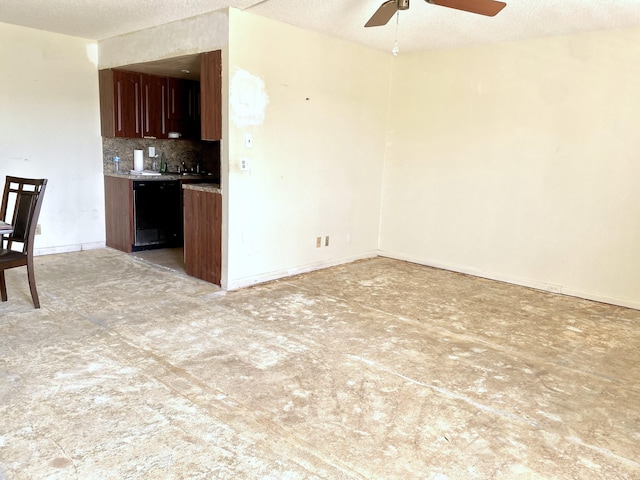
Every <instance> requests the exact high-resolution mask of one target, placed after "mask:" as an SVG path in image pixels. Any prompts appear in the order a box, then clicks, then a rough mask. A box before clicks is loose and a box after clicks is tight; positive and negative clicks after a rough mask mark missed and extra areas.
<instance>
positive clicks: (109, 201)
mask: <svg viewBox="0 0 640 480" xmlns="http://www.w3.org/2000/svg"><path fill="white" fill-rule="evenodd" d="M104 197H105V223H106V243H107V247H111V248H115V249H117V250H121V251H123V252H127V253H130V252H131V250H132V245H133V188H132V183H131V180H130V179H128V178H126V177H124V176H123V177H122V178H120V177H111V176H105V177H104Z"/></svg>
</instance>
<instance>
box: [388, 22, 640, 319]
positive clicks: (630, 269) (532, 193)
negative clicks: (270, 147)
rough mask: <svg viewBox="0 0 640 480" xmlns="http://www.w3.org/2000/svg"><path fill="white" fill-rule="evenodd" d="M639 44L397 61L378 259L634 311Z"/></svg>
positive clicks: (530, 46) (522, 46)
mask: <svg viewBox="0 0 640 480" xmlns="http://www.w3.org/2000/svg"><path fill="white" fill-rule="evenodd" d="M638 45H640V30H638V29H635V30H626V31H614V32H600V33H590V34H581V35H574V36H569V37H562V38H554V39H544V40H534V41H523V42H517V43H509V44H503V45H497V46H496V45H494V46H487V47H482V48H474V49H461V50H449V51H437V52H430V53H421V54H414V55H401V56H400V57H398V59H397V60H396V62H395V63H394V70H393V79H394V83H393V88H392V92H393V96H392V99H391V119H390V129H391V130H390V138H389V143H390V147H389V148H388V151H387V159H386V168H385V174H384V194H383V209H382V221H381V225H382V226H381V237H380V248H381V252H382V253H383V254H385V255H390V256H394V257H398V258H405V259H409V260H413V261H417V262H420V263H424V264H429V265H436V266H441V267H445V268H450V269H453V270H458V271H462V272H469V273H473V274H477V275H480V276H486V277H489V278H496V279H501V280H506V281H510V282H515V283H520V284H523V285H530V286H534V287H537V288H551V289H554V290H558V289H561V290H562V291H563V292H564V293H568V294H572V295H578V296H583V297H587V298H593V299H597V300H603V301H607V302H612V303H617V304H622V305H628V306H632V307H636V308H638V307H640V275H639V273H638V266H639V265H640V247H639V245H640V188H639V187H638V185H637V184H638V179H639V178H640V162H639V161H638V160H639V158H640V157H639V155H640V134H638V132H639V130H640V113H639V112H640V88H639V87H638V86H639V85H640V49H639V48H638ZM549 285H550V287H549Z"/></svg>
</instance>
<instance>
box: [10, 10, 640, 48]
mask: <svg viewBox="0 0 640 480" xmlns="http://www.w3.org/2000/svg"><path fill="white" fill-rule="evenodd" d="M382 1H383V0H266V1H264V0H262V1H260V0H1V1H0V22H3V23H12V24H17V25H23V26H27V27H32V28H37V29H41V30H48V31H52V32H58V33H64V34H68V35H73V36H78V37H83V38H88V39H93V40H101V39H104V38H108V37H112V36H116V35H121V34H124V33H129V32H133V31H137V30H141V29H144V28H147V27H151V26H154V25H160V24H163V23H167V22H171V21H174V20H179V19H183V18H187V17H192V16H195V15H200V14H202V13H206V12H210V11H214V10H219V9H222V8H226V7H229V6H230V7H235V8H238V9H241V10H245V9H247V10H248V11H251V12H253V13H256V14H258V15H262V16H265V17H269V18H273V19H276V20H279V21H282V22H286V23H290V24H293V25H297V26H300V27H303V28H306V29H309V30H315V31H318V32H322V33H325V34H328V35H332V36H335V37H341V38H345V39H348V40H351V41H354V42H357V43H361V44H365V45H369V46H371V47H374V48H377V49H381V50H389V51H390V50H391V48H392V47H393V44H394V41H395V35H396V17H394V18H393V19H392V20H391V21H390V22H389V24H388V25H386V26H384V27H375V28H367V29H365V28H363V25H364V23H365V22H366V21H367V20H368V19H369V17H370V16H371V15H372V14H373V12H375V10H376V9H377V8H378V6H379V5H380V4H381V3H382ZM505 1H506V2H507V6H506V8H505V9H504V10H502V12H500V13H499V14H498V15H497V16H496V17H483V16H481V15H474V14H470V13H466V12H460V11H456V10H451V9H448V8H444V7H439V6H434V5H430V4H427V3H425V2H424V1H422V0H413V1H412V2H411V8H410V9H409V10H407V11H403V12H400V17H399V24H398V25H397V26H398V43H399V47H400V51H401V52H408V51H415V50H426V49H433V48H450V47H458V46H468V45H477V44H483V43H492V42H503V41H510V40H519V39H525V38H539V37H545V36H557V35H564V34H568V33H576V32H580V31H593V30H603V29H611V28H628V27H637V26H640V0H599V1H596V0H505Z"/></svg>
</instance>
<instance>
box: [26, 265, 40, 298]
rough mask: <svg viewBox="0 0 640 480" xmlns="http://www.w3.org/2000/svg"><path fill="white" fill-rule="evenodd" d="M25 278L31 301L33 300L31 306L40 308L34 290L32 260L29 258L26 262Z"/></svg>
mask: <svg viewBox="0 0 640 480" xmlns="http://www.w3.org/2000/svg"><path fill="white" fill-rule="evenodd" d="M27 277H28V278H29V289H30V290H31V299H32V300H33V306H34V307H35V308H40V300H39V299H38V291H37V290H36V276H35V273H34V272H33V258H32V257H29V259H28V260H27Z"/></svg>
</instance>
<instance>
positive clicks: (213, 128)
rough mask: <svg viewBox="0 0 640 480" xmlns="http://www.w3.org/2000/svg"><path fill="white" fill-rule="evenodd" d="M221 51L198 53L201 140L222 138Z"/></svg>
mask: <svg viewBox="0 0 640 480" xmlns="http://www.w3.org/2000/svg"><path fill="white" fill-rule="evenodd" d="M221 85H222V52H221V51H220V50H216V51H214V52H207V53H203V54H201V55H200V103H201V112H202V118H201V120H200V122H201V136H202V140H220V139H221V138H222V89H221Z"/></svg>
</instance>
